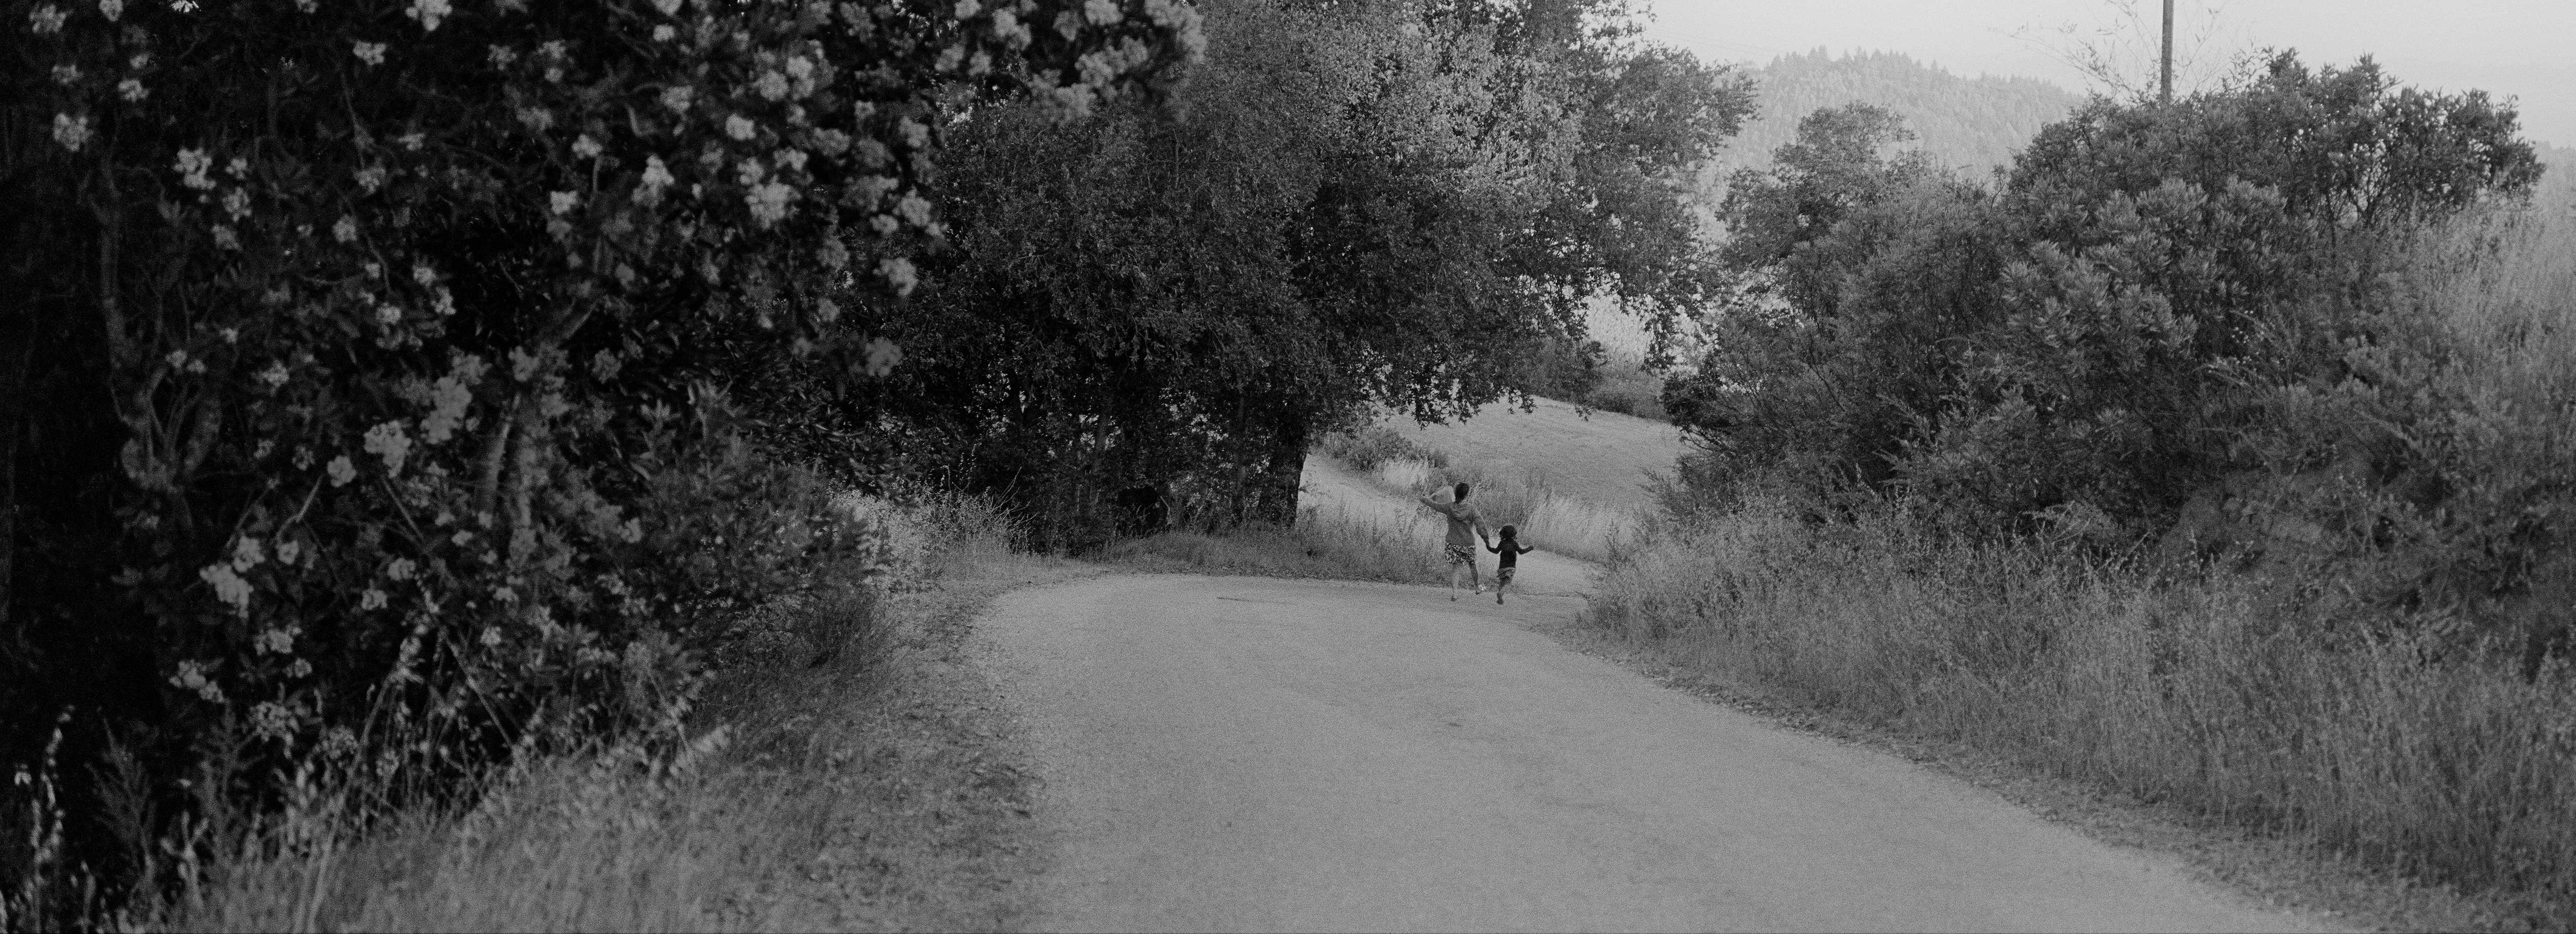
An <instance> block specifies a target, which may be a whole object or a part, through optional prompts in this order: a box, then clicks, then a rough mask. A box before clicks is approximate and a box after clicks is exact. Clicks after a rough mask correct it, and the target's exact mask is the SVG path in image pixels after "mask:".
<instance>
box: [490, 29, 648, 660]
mask: <svg viewBox="0 0 2576 934" xmlns="http://www.w3.org/2000/svg"><path fill="white" fill-rule="evenodd" d="M663 28H665V29H668V28H670V27H667V26H666V27H663ZM476 641H479V642H481V643H483V647H484V648H487V649H488V648H491V647H493V646H497V645H500V644H501V627H498V626H485V627H483V638H481V639H478V640H476Z"/></svg>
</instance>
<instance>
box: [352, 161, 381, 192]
mask: <svg viewBox="0 0 2576 934" xmlns="http://www.w3.org/2000/svg"><path fill="white" fill-rule="evenodd" d="M349 177H351V178H354V179H357V180H358V187H359V188H363V189H366V192H367V193H368V194H371V195H372V194H375V193H376V189H378V188H383V187H385V167H384V166H381V165H371V166H368V167H366V168H363V169H359V170H357V171H355V172H351V173H349Z"/></svg>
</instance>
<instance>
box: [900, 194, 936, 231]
mask: <svg viewBox="0 0 2576 934" xmlns="http://www.w3.org/2000/svg"><path fill="white" fill-rule="evenodd" d="M894 212H895V213H896V214H897V215H900V216H902V218H903V219H904V220H905V221H907V222H909V223H911V224H912V226H915V227H926V226H929V224H930V202H929V201H926V200H923V199H922V197H921V196H920V195H918V194H907V195H904V196H903V200H900V201H897V202H895V203H894Z"/></svg>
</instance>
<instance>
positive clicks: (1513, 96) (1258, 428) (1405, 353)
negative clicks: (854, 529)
mask: <svg viewBox="0 0 2576 934" xmlns="http://www.w3.org/2000/svg"><path fill="white" fill-rule="evenodd" d="M1205 9H1206V10H1207V11H1208V15H1209V26H1208V35H1209V51H1208V55H1207V58H1206V60H1205V62H1204V63H1203V64H1202V65H1201V66H1199V67H1197V68H1196V69H1194V71H1193V74H1192V76H1191V78H1190V80H1189V83H1188V84H1187V86H1185V87H1184V88H1182V89H1180V90H1179V91H1178V92H1177V93H1176V95H1175V97H1174V99H1173V101H1172V106H1170V107H1132V108H1125V109H1120V110H1116V111H1113V112H1109V113H1106V114H1104V115H1103V118H1102V119H1100V120H1098V121H1094V122H1092V123H1090V124H1087V125H1085V126H1084V127H1082V128H1080V129H1079V130H1077V131H1074V133H1073V135H1070V136H1068V135H1066V131H1065V130H1063V129H1060V128H1058V127H1056V126H1055V125H1053V124H1052V123H1050V122H1049V121H1047V120H1046V119H1044V118H1043V115H1042V114H1039V113H1036V112H1034V111H1033V110H1031V109H1029V108H1025V107H1023V108H1002V109H996V110H992V111H987V112H983V113H978V114H976V115H975V116H974V117H973V118H971V119H970V120H968V121H967V122H966V123H965V124H963V125H961V126H960V127H959V128H958V139H959V140H960V142H959V144H958V149H957V154H956V156H955V158H953V159H951V160H950V161H949V162H948V164H947V174H946V175H945V182H944V184H945V186H946V188H945V190H946V191H947V192H948V193H949V194H950V196H951V200H953V201H954V202H955V203H957V204H959V205H960V206H961V207H960V209H959V210H958V211H957V212H956V213H955V214H954V215H952V218H951V223H952V225H953V228H954V231H955V232H954V235H953V240H954V242H955V243H956V245H957V248H956V249H955V250H954V251H952V252H950V253H948V254H946V255H945V256H944V257H943V258H942V259H940V260H939V261H936V262H934V263H933V264H932V265H931V266H930V267H929V269H928V272H927V275H926V279H925V282H926V284H925V287H924V291H923V293H922V295H921V299H920V301H919V303H918V304H919V311H918V313H910V314H907V315H906V316H905V317H904V318H903V319H902V320H900V321H894V322H889V323H888V324H887V325H886V327H887V328H888V332H889V333H891V334H893V335H895V336H896V337H897V338H898V339H899V340H900V341H901V343H902V344H903V346H904V348H905V365H904V366H903V367H902V368H901V370H899V371H898V372H897V373H896V374H895V376H894V377H893V378H892V379H891V380H889V381H887V382H885V383H882V384H850V385H846V386H842V387H840V388H839V389H837V390H835V392H834V393H833V394H832V396H831V398H829V399H828V400H820V399H812V398H811V394H808V393H805V392H803V391H802V390H800V389H798V388H796V386H795V381H794V380H783V382H785V383H787V385H781V386H777V387H775V388H774V389H772V390H771V391H769V392H768V393H767V394H766V395H765V396H764V398H783V399H791V400H792V399H808V400H810V401H808V402H806V403H804V405H806V406H807V407H806V408H795V409H793V410H794V411H796V412H798V413H800V414H798V415H795V416H792V417H781V418H778V419H775V421H777V422H779V423H781V424H782V425H786V424H812V423H817V422H828V423H835V424H840V425H844V426H849V428H848V429H847V430H846V431H845V432H843V433H842V434H846V435H855V434H859V433H861V429H860V427H859V426H878V425H883V426H887V428H886V430H887V431H888V432H889V434H888V435H887V436H888V437H900V438H902V439H904V440H903V442H902V444H903V446H904V448H905V449H906V450H905V452H904V454H903V455H902V456H903V457H904V458H906V459H907V461H908V462H907V464H906V469H911V470H917V471H924V472H930V473H935V474H949V475H953V476H956V477H957V478H958V479H960V480H962V481H964V482H966V483H968V484H970V485H972V486H975V487H978V488H983V489H992V490H998V491H1005V492H1007V493H1008V494H1009V495H1010V496H1012V497H1013V498H1014V499H1016V500H1018V501H1019V502H1021V503H1023V504H1024V505H1025V506H1027V507H1028V509H1027V511H1028V514H1029V515H1030V516H1031V517H1032V518H1033V519H1036V520H1038V531H1039V534H1040V535H1042V536H1044V537H1046V539H1047V541H1048V542H1049V543H1073V544H1079V543H1082V542H1086V541H1097V540H1098V539H1099V538H1101V537H1102V536H1105V535H1107V534H1110V533H1111V532H1112V531H1113V530H1114V529H1115V528H1116V526H1117V524H1118V521H1119V517H1118V516H1117V515H1116V512H1117V510H1118V509H1119V507H1120V504H1121V503H1123V504H1125V507H1126V509H1127V510H1128V514H1127V515H1126V516H1125V518H1124V521H1125V522H1126V523H1127V524H1128V525H1129V526H1130V527H1131V528H1132V527H1135V526H1137V525H1140V524H1142V525H1151V524H1154V523H1156V522H1162V521H1188V522H1199V523H1213V524H1226V523H1233V522H1240V521H1245V520H1254V519H1258V520H1268V521H1284V520H1286V519H1288V518H1290V517H1291V516H1293V514H1294V510H1295V502H1296V489H1297V482H1298V476H1299V474H1300V472H1301V470H1302V466H1303V463H1304V458H1305V452H1306V449H1307V448H1308V446H1309V443H1310V442H1311V441H1312V440H1313V439H1315V438H1316V437H1318V436H1319V435H1320V433H1321V432H1323V431H1325V430H1328V429H1331V428H1335V427H1338V426H1340V425H1341V424H1344V423H1345V422H1346V421H1347V420H1348V419H1350V418H1351V417H1353V416H1355V415H1356V414H1357V413H1358V412H1360V411H1361V409H1362V407H1364V406H1367V405H1370V404H1385V405H1391V406H1396V407H1399V408H1403V409H1406V410H1408V411H1410V412H1412V413H1414V414H1415V415H1416V416H1418V417H1422V418H1429V419H1439V418H1447V417H1455V416H1459V415H1463V414H1466V413H1468V412H1472V411H1473V410H1474V409H1475V408H1476V407H1477V406H1480V405H1483V404H1487V403H1490V402H1494V401H1496V400H1499V399H1502V398H1504V397H1506V396H1507V395H1510V394H1512V393H1514V392H1524V391H1526V390H1527V389H1529V388H1531V387H1532V385H1533V381H1534V380H1536V379H1540V378H1543V376H1544V374H1541V373H1539V372H1538V369H1539V368H1538V367H1535V366H1533V365H1532V363H1533V361H1534V360H1536V359H1537V358H1539V357H1540V356H1541V355H1540V354H1539V352H1538V351H1539V349H1540V348H1541V346H1542V343H1543V342H1545V341H1548V340H1551V339H1554V340H1566V341H1571V340H1573V339H1575V338H1579V336H1580V329H1581V319H1580V317H1579V309H1580V305H1579V303H1580V302H1581V301H1582V300H1583V299H1585V298H1586V297H1589V296H1594V295H1601V296H1611V297H1614V298H1616V299H1618V300H1621V301H1624V302H1627V303H1629V304H1630V306H1631V307H1633V308H1635V309H1636V311H1637V313H1638V314H1640V315H1643V316H1647V317H1657V316H1665V315H1669V314H1670V313H1671V312H1673V311H1675V310H1679V309H1684V308H1688V307H1692V306H1694V305H1695V304H1696V303H1697V302H1698V301H1700V297H1701V292H1702V290H1703V289H1704V288H1705V283H1704V281H1703V280H1702V277H1701V276H1699V275H1698V270H1699V269H1700V268H1701V262H1700V261H1701V253H1702V249H1703V248H1702V247H1701V246H1700V245H1699V244H1698V242H1697V240H1696V239H1695V235H1694V229H1693V224H1692V222H1691V221H1690V218H1689V217H1688V215H1687V213H1686V211H1685V210H1684V205H1685V203H1686V202H1685V200H1684V198H1685V193H1684V191H1683V190H1682V188H1681V186H1679V185H1678V184H1676V183H1677V182H1678V181H1681V180H1684V179H1687V178H1688V177H1689V173H1690V172H1691V171H1692V170H1693V168H1694V167H1695V166H1696V164H1697V163H1698V162H1700V161H1702V160H1704V159H1706V158H1707V157H1708V155H1709V154H1710V153H1711V152H1712V151H1713V149H1714V147H1715V146H1716V145H1717V144H1718V142H1719V141H1720V140H1722V139H1723V138H1724V137H1725V136H1726V135H1727V134H1729V133H1731V132H1732V130H1733V128H1734V126H1735V123H1736V121H1737V120H1738V119H1739V118H1740V117H1741V116H1742V115H1743V113H1744V112H1745V109H1746V100H1745V97H1744V95H1743V93H1742V91H1741V90H1740V88H1738V87H1737V86H1736V85H1735V84H1734V83H1732V81H1731V79H1730V78H1729V76H1728V75H1727V74H1726V73H1725V72H1723V71H1720V70H1712V69H1708V68H1705V67H1702V66H1700V65H1699V64H1698V63H1697V62H1696V61H1694V60H1692V59H1690V58H1689V57H1688V56H1684V55H1679V54H1677V53H1672V52H1669V51H1665V50H1660V49H1655V48H1652V47H1643V46H1638V45H1635V44H1633V43H1631V42H1629V41H1628V39H1627V38H1626V32H1625V29H1624V27H1621V26H1619V25H1618V24H1617V22H1616V21H1615V20H1605V19H1603V18H1602V16H1601V15H1600V14H1601V13H1602V11H1600V10H1596V9H1594V8H1592V7H1591V6H1590V5H1588V4H1531V5H1526V6H1523V5H1512V6H1501V5H1496V6H1490V7H1489V6H1484V5H1474V4H1462V5H1456V6H1445V7H1442V6H1417V5H1411V4H1403V3H1388V4H1379V5H1365V4H1361V5H1343V4H1335V5H1310V4H1301V3H1270V2H1260V0H1235V2H1226V3H1212V4H1208V5H1206V6H1205ZM1068 143H1069V144H1070V145H1068ZM845 445H846V442H844V441H842V440H840V438H839V436H836V435H832V434H829V433H823V434H815V435H813V436H812V437H810V438H809V440H808V443H807V444H806V445H805V448H806V449H808V450H812V451H816V452H819V453H823V454H825V455H826V456H828V454H829V453H830V452H834V451H838V450H842V449H844V447H845Z"/></svg>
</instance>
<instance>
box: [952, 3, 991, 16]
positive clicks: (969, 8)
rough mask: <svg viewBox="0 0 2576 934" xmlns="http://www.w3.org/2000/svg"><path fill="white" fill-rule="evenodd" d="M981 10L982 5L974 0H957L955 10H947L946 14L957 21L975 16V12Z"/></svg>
mask: <svg viewBox="0 0 2576 934" xmlns="http://www.w3.org/2000/svg"><path fill="white" fill-rule="evenodd" d="M983 8H984V5H983V4H980V3H976V2H975V0H957V6H956V8H955V9H952V10H949V11H948V12H949V15H952V16H955V17H957V18H958V19H965V18H967V17H970V16H973V15H975V14H976V12H977V11H980V10H982V9H983Z"/></svg>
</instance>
